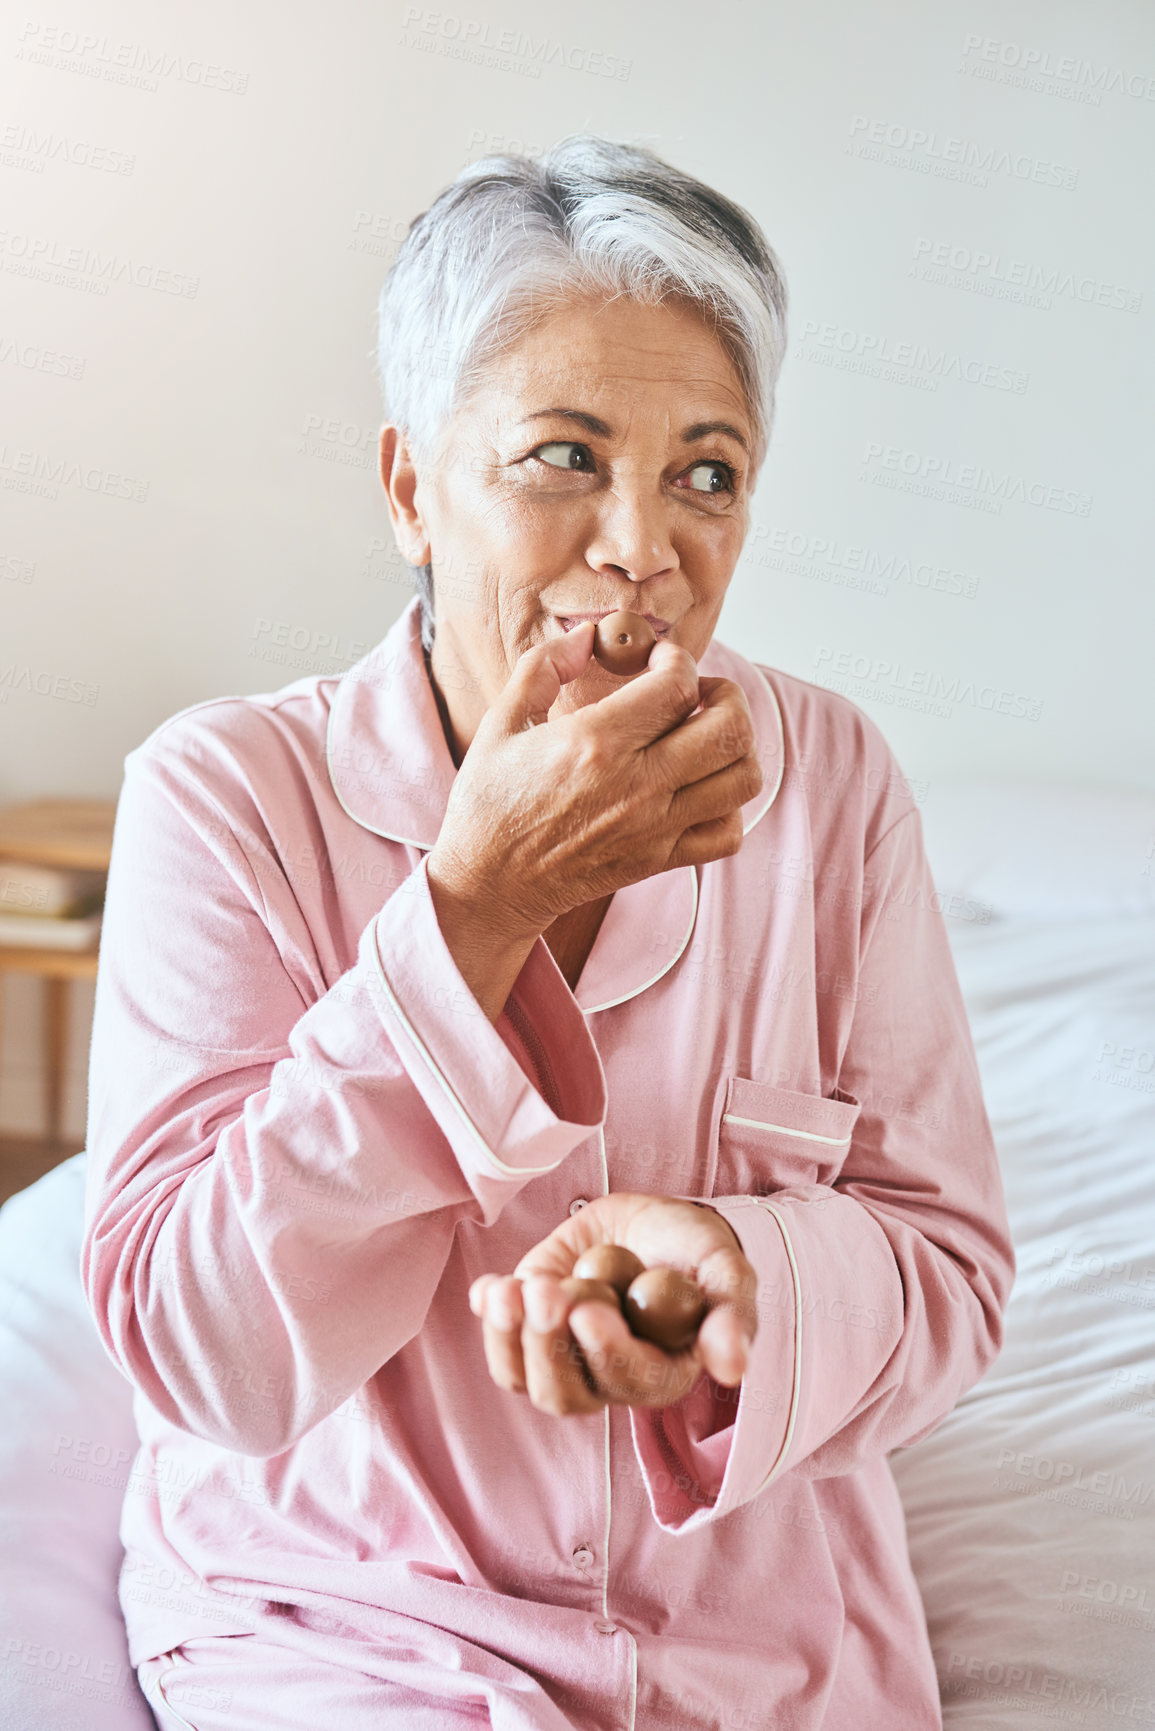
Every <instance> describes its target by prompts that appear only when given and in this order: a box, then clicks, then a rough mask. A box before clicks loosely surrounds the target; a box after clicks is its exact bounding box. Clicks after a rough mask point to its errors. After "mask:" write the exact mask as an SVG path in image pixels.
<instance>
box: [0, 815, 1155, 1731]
mask: <svg viewBox="0 0 1155 1731" xmlns="http://www.w3.org/2000/svg"><path fill="white" fill-rule="evenodd" d="M923 821H924V826H925V833H926V838H927V846H928V851H929V853H930V858H931V862H932V865H933V867H934V873H935V880H936V884H937V888H938V893H939V895H940V898H941V902H942V908H943V913H944V915H945V917H946V920H947V927H948V931H949V932H950V936H951V943H952V948H953V950H954V954H955V960H956V963H957V966H958V970H959V977H960V980H961V982H962V987H963V992H964V995H965V997H966V1001H967V1006H968V1009H969V1012H970V1016H971V1024H972V1028H973V1032H974V1037H975V1044H976V1048H977V1051H978V1057H979V1064H980V1068H981V1071H982V1077H983V1085H984V1089H985V1093H986V1098H987V1105H988V1110H989V1111H990V1115H991V1121H992V1124H993V1126H994V1130H995V1136H996V1140H997V1143H998V1147H999V1153H1000V1158H1001V1161H1002V1166H1003V1173H1004V1179H1005V1183H1006V1187H1007V1198H1008V1205H1009V1209H1010V1216H1011V1223H1012V1227H1013V1230H1014V1236H1015V1244H1016V1252H1017V1257H1018V1275H1017V1279H1016V1283H1015V1289H1014V1292H1013V1295H1012V1298H1011V1302H1010V1305H1009V1308H1008V1312H1007V1319H1006V1338H1005V1343H1004V1348H1003V1352H1002V1354H1001V1356H1000V1357H999V1359H998V1360H997V1362H996V1364H995V1365H994V1366H993V1368H992V1369H991V1371H990V1372H989V1373H988V1375H987V1376H986V1377H984V1378H983V1380H982V1381H981V1382H980V1383H979V1384H978V1385H977V1386H976V1387H975V1388H974V1389H973V1390H971V1391H970V1393H968V1394H967V1395H966V1396H965V1397H964V1398H963V1399H962V1400H961V1401H960V1402H959V1404H958V1406H957V1407H956V1408H955V1410H954V1412H953V1413H952V1414H951V1415H950V1417H949V1418H948V1419H947V1420H946V1421H945V1422H944V1423H943V1424H942V1425H941V1426H939V1428H938V1429H937V1430H936V1431H935V1432H933V1433H932V1434H931V1435H930V1436H929V1437H927V1438H925V1439H924V1440H923V1441H922V1442H920V1443H918V1444H916V1445H915V1446H914V1447H913V1448H910V1449H904V1450H899V1451H897V1452H896V1453H895V1454H894V1455H893V1456H892V1460H891V1464H892V1468H893V1471H894V1475H895V1478H896V1481H897V1483H898V1486H899V1490H900V1492H901V1495H902V1498H903V1503H904V1506H905V1509H906V1513H907V1526H908V1534H909V1539H910V1546H911V1554H912V1556H913V1559H914V1564H915V1569H916V1572H917V1574H918V1578H919V1583H920V1586H921V1589H922V1593H923V1599H924V1603H925V1606H926V1612H927V1621H928V1626H929V1629H930V1634H931V1640H932V1645H933V1647H934V1651H935V1656H936V1661H937V1664H938V1670H939V1678H940V1684H941V1689H942V1699H943V1717H944V1724H945V1725H946V1727H947V1728H948V1731H954V1728H955V1727H959V1728H963V1727H975V1726H981V1727H982V1728H983V1731H1000V1728H1002V1727H1004V1726H1005V1727H1014V1728H1015V1731H1034V1728H1035V1727H1038V1728H1039V1731H1042V1728H1043V1727H1044V1726H1046V1727H1047V1731H1050V1727H1051V1726H1052V1725H1053V1724H1054V1722H1055V1721H1056V1720H1057V1719H1058V1720H1061V1721H1064V1722H1066V1723H1071V1724H1077V1725H1086V1726H1091V1727H1095V1726H1099V1725H1103V1726H1106V1725H1110V1724H1112V1723H1116V1722H1119V1721H1130V1722H1133V1723H1134V1722H1138V1723H1155V1640H1153V1639H1152V1634H1153V1632H1155V794H1152V793H1147V792H1145V791H1142V790H1133V789H1117V788H1102V787H1099V788H1094V787H1087V788H1083V787H1069V786H1048V785H1044V784H1037V783H1026V784H1012V783H982V782H973V783H969V784H967V783H955V784H953V785H950V786H943V785H940V784H935V785H934V787H933V788H932V790H931V794H930V797H928V798H927V800H926V802H925V805H924V808H923ZM84 1162H85V1156H84V1155H83V1154H77V1155H75V1156H74V1157H73V1158H72V1159H70V1160H67V1161H65V1162H64V1163H63V1164H62V1165H61V1166H58V1167H56V1168H55V1169H54V1170H53V1171H51V1172H49V1173H48V1174H47V1175H46V1176H45V1177H43V1178H41V1179H40V1180H39V1181H38V1182H37V1183H36V1184H33V1185H31V1186H30V1187H29V1188H28V1189H26V1190H23V1191H21V1192H19V1193H18V1194H17V1195H16V1196H14V1197H12V1198H11V1199H10V1200H9V1201H8V1202H7V1203H6V1204H5V1205H4V1207H3V1208H2V1209H0V1391H2V1399H3V1411H4V1413H5V1415H6V1423H5V1425H4V1427H3V1431H2V1432H0V1652H2V1654H3V1665H4V1679H3V1685H2V1694H3V1702H4V1712H3V1717H2V1721H0V1722H2V1724H3V1726H4V1727H5V1731H42V1728H43V1727H44V1726H46V1725H52V1726H53V1727H59V1728H60V1731H148V1728H149V1727H152V1726H153V1724H154V1721H153V1719H152V1715H151V1713H150V1711H149V1708H148V1706H147V1704H146V1702H145V1700H144V1697H143V1696H142V1695H141V1693H140V1691H139V1689H138V1687H137V1684H136V1678H135V1675H134V1673H133V1671H132V1670H131V1668H130V1666H129V1664H128V1655H127V1650H126V1646H125V1638H124V1630H123V1625H122V1621H121V1615H120V1609H119V1605H118V1602H117V1576H118V1572H119V1568H120V1564H121V1560H122V1553H121V1550H120V1545H119V1542H118V1538H117V1527H118V1521H119V1511H120V1505H121V1502H122V1501H123V1498H124V1496H125V1494H126V1491H127V1492H129V1493H131V1466H132V1460H133V1456H134V1453H135V1446H136V1443H135V1431H134V1427H133V1419H132V1391H131V1388H130V1385H129V1383H128V1382H127V1381H126V1380H125V1378H124V1377H123V1376H122V1375H121V1373H120V1372H119V1370H117V1369H116V1368H115V1367H114V1365H113V1364H112V1362H111V1361H110V1359H109V1358H108V1357H107V1356H106V1354H105V1352H104V1349H103V1347H102V1346H101V1344H100V1341H99V1339H98V1337H97V1334H96V1332H95V1329H94V1327H93V1324H92V1321H91V1319H90V1317H89V1315H88V1312H87V1309H86V1306H85V1301H84V1296H83V1293H82V1290H81V1286H80V1280H79V1274H78V1257H79V1247H80V1235H81V1228H82V1224H83V1210H84V1172H85V1168H84ZM164 1587H165V1583H164V1582H162V1581H150V1582H149V1583H148V1587H147V1590H148V1591H150V1592H152V1593H156V1592H163V1591H164ZM126 1590H128V1591H132V1590H133V1587H132V1583H131V1582H129V1583H126ZM142 1590H144V1589H143V1587H142Z"/></svg>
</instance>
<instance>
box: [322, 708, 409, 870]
mask: <svg viewBox="0 0 1155 1731" xmlns="http://www.w3.org/2000/svg"><path fill="white" fill-rule="evenodd" d="M343 690H344V678H343V676H342V678H341V679H338V681H337V689H336V691H335V692H334V694H333V701H332V703H331V704H330V705H329V719H328V721H327V722H326V723H325V768H326V769H327V770H328V772H329V785H330V787H331V788H332V789H333V795H334V798H335V799H336V801H337V804H338V805H339V806H340V807H341V810H342V811H343V812H344V813H345V816H346V817H351V818H352V819H353V822H354V823H356V824H359V825H360V826H361V828H362V829H367V830H368V831H369V833H370V835H379V836H383V837H384V839H385V840H386V841H399V842H401V843H402V844H403V845H404V846H405V847H415V848H418V849H419V850H420V851H421V852H422V853H429V852H430V848H429V844H428V842H424V841H414V839H413V837H412V836H408V835H394V833H393V831H392V830H389V829H378V828H377V826H376V825H375V824H371V823H370V822H369V821H368V819H367V818H363V817H358V815H357V813H356V812H355V811H354V810H353V809H352V807H351V806H348V805H346V804H345V801H344V800H343V799H342V797H341V789H340V787H339V786H338V785H337V775H336V771H335V770H334V768H333V750H332V746H333V723H334V722H335V720H336V718H337V701H338V699H339V697H340V695H341V693H342V691H343Z"/></svg>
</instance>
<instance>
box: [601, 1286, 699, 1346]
mask: <svg viewBox="0 0 1155 1731" xmlns="http://www.w3.org/2000/svg"><path fill="white" fill-rule="evenodd" d="M622 1308H623V1310H624V1311H625V1316H626V1321H627V1322H628V1323H629V1325H630V1329H631V1331H632V1333H634V1334H636V1335H639V1336H640V1338H641V1339H642V1340H649V1341H652V1342H653V1344H654V1345H655V1346H660V1347H662V1348H663V1349H664V1351H666V1352H681V1351H682V1349H683V1348H684V1347H687V1346H689V1345H690V1343H691V1342H692V1341H693V1338H694V1336H695V1334H696V1333H697V1332H698V1325H699V1323H700V1322H701V1320H702V1318H703V1317H704V1316H705V1314H706V1295H705V1293H704V1292H703V1291H702V1288H701V1287H700V1286H699V1285H698V1282H697V1281H696V1280H689V1279H687V1277H686V1276H685V1275H684V1274H682V1273H680V1272H679V1270H678V1269H676V1268H647V1269H645V1270H644V1272H643V1273H641V1274H639V1275H637V1276H636V1277H635V1278H634V1279H633V1280H631V1282H630V1285H629V1290H628V1291H627V1293H626V1296H625V1302H624V1304H623V1306H622Z"/></svg>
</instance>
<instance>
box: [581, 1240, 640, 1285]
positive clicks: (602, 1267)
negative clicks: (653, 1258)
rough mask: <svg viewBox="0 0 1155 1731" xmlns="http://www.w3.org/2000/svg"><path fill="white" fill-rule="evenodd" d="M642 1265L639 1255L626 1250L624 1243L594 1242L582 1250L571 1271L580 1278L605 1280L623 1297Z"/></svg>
mask: <svg viewBox="0 0 1155 1731" xmlns="http://www.w3.org/2000/svg"><path fill="white" fill-rule="evenodd" d="M644 1267H645V1263H644V1262H643V1261H642V1259H641V1257H640V1256H635V1255H634V1253H633V1251H632V1250H627V1249H626V1247H625V1245H624V1244H594V1245H591V1246H590V1248H589V1249H588V1250H583V1251H582V1253H581V1255H580V1256H579V1257H578V1259H577V1261H576V1262H575V1263H574V1265H573V1271H574V1273H575V1274H576V1275H577V1276H578V1278H579V1279H581V1280H604V1281H606V1282H607V1284H608V1285H610V1286H612V1287H613V1289H614V1291H615V1292H617V1293H618V1294H619V1295H620V1296H621V1297H622V1298H624V1297H625V1295H626V1287H627V1286H628V1285H629V1284H630V1281H631V1280H632V1279H633V1278H634V1276H635V1275H636V1274H641V1272H642V1270H643V1269H644Z"/></svg>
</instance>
